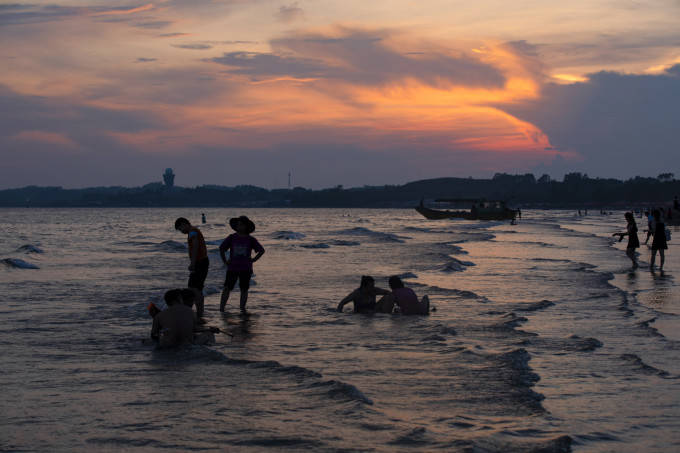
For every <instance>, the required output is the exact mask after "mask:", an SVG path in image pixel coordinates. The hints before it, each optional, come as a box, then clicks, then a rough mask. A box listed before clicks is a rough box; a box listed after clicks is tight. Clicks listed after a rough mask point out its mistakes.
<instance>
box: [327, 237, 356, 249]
mask: <svg viewBox="0 0 680 453" xmlns="http://www.w3.org/2000/svg"><path fill="white" fill-rule="evenodd" d="M330 243H331V244H332V245H337V246H340V247H353V246H357V245H361V242H357V241H343V240H342V239H333V240H332V241H330Z"/></svg>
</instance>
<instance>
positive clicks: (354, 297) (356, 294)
mask: <svg viewBox="0 0 680 453" xmlns="http://www.w3.org/2000/svg"><path fill="white" fill-rule="evenodd" d="M388 294H390V292H389V291H387V290H386V289H382V288H376V286H375V280H374V279H373V277H371V276H370V275H363V276H362V277H361V283H360V284H359V287H358V288H357V289H355V290H354V291H352V292H351V293H349V294H348V295H347V296H346V297H345V298H344V299H342V300H341V301H340V303H339V304H338V311H339V312H342V309H343V307H344V306H345V305H347V304H348V303H350V302H354V313H375V311H376V305H377V304H376V300H375V299H376V295H381V296H386V295H388Z"/></svg>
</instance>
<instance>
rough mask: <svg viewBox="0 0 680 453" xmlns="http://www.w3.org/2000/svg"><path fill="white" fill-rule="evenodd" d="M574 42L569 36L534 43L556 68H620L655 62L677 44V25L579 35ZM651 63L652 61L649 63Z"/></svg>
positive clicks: (679, 37)
mask: <svg viewBox="0 0 680 453" xmlns="http://www.w3.org/2000/svg"><path fill="white" fill-rule="evenodd" d="M581 39H582V40H581V41H573V38H572V37H571V36H569V37H565V38H564V41H563V42H557V43H553V44H537V45H536V47H537V49H538V50H539V51H540V52H541V53H542V54H543V55H544V56H545V57H546V58H547V59H548V60H549V62H550V64H551V65H552V66H557V67H568V66H577V67H597V68H602V67H611V66H612V65H614V67H616V66H618V67H621V66H623V65H627V64H631V63H633V64H635V63H639V62H640V60H641V56H644V58H645V60H646V61H649V62H656V61H658V60H659V59H663V58H665V57H666V56H667V55H668V54H669V53H672V52H675V51H676V50H677V48H678V47H680V28H677V29H676V30H673V31H668V30H658V31H656V30H645V31H644V32H638V31H630V32H629V33H620V34H606V33H600V34H597V35H592V36H581ZM650 64H651V63H650Z"/></svg>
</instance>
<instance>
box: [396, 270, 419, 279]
mask: <svg viewBox="0 0 680 453" xmlns="http://www.w3.org/2000/svg"><path fill="white" fill-rule="evenodd" d="M397 277H399V278H402V279H407V278H418V276H417V275H416V274H414V273H413V272H404V273H401V274H397Z"/></svg>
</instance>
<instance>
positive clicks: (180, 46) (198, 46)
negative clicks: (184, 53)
mask: <svg viewBox="0 0 680 453" xmlns="http://www.w3.org/2000/svg"><path fill="white" fill-rule="evenodd" d="M172 47H177V48H178V49H188V50H208V49H212V48H213V46H211V45H210V44H204V43H189V44H173V45H172Z"/></svg>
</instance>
